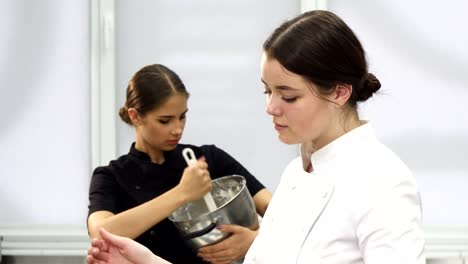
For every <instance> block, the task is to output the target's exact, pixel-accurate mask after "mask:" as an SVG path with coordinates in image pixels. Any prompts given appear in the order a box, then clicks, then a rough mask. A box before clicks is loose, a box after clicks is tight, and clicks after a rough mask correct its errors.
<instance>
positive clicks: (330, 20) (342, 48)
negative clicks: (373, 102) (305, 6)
mask: <svg viewBox="0 0 468 264" xmlns="http://www.w3.org/2000/svg"><path fill="white" fill-rule="evenodd" d="M263 49H264V51H265V52H266V54H267V56H268V58H272V59H276V60H278V62H279V63H280V64H281V65H282V66H283V67H284V68H286V69H287V70H288V71H290V72H293V73H295V74H298V75H301V76H302V77H303V78H305V79H307V80H308V81H310V82H312V83H314V84H316V85H317V86H318V90H319V91H318V92H319V93H321V94H329V93H330V92H333V89H335V87H336V85H337V84H351V85H352V87H353V90H352V94H351V97H350V99H349V100H348V103H349V105H350V106H352V107H353V108H355V107H356V103H357V102H360V101H365V100H367V99H368V98H369V97H371V96H372V94H373V93H375V92H376V91H377V90H379V89H380V82H379V80H378V79H377V78H376V77H375V76H374V75H373V74H371V73H368V71H367V68H368V67H367V61H366V57H365V52H364V49H363V48H362V45H361V43H360V42H359V40H358V39H357V37H356V36H355V34H354V33H353V31H352V30H351V29H350V28H349V27H348V26H347V25H346V24H345V23H344V22H343V20H341V19H340V18H339V17H338V16H336V15H335V14H333V13H331V12H329V11H323V10H314V11H310V12H306V13H304V14H302V15H300V16H298V17H296V18H294V19H291V20H288V21H286V22H284V23H283V24H282V25H280V26H279V27H278V28H277V29H276V30H275V31H274V32H273V33H272V34H271V36H270V37H269V38H268V39H267V40H266V41H265V43H264V44H263Z"/></svg>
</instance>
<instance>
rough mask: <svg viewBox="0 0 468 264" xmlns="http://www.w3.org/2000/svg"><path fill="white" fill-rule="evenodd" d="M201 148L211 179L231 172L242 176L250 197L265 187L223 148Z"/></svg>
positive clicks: (209, 146)
mask: <svg viewBox="0 0 468 264" xmlns="http://www.w3.org/2000/svg"><path fill="white" fill-rule="evenodd" d="M201 150H202V152H203V155H205V158H206V162H207V163H208V168H209V171H210V176H211V178H212V179H216V178H219V177H223V176H228V175H233V174H237V175H241V176H244V178H245V180H246V185H247V189H248V190H249V192H250V195H252V197H253V196H254V195H255V194H257V192H259V191H260V190H262V189H264V188H265V186H264V185H263V184H262V183H261V182H260V181H259V180H257V178H255V177H254V176H253V175H252V174H251V173H250V172H249V171H248V170H247V169H246V168H244V166H242V164H240V163H239V162H238V161H237V160H236V159H234V158H233V157H232V156H231V155H229V154H228V153H226V152H225V151H224V150H222V149H220V148H218V147H216V146H215V145H204V146H201Z"/></svg>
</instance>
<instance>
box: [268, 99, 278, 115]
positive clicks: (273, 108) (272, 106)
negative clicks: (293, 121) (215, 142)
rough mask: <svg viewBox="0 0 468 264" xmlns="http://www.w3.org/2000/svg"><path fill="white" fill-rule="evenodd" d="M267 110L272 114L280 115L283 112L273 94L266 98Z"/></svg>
mask: <svg viewBox="0 0 468 264" xmlns="http://www.w3.org/2000/svg"><path fill="white" fill-rule="evenodd" d="M266 112H267V114H269V115H271V116H278V115H280V114H281V109H280V108H279V106H278V103H277V102H276V99H275V98H274V97H273V96H270V97H268V98H267V99H266Z"/></svg>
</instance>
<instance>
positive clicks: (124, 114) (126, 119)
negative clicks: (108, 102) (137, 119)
mask: <svg viewBox="0 0 468 264" xmlns="http://www.w3.org/2000/svg"><path fill="white" fill-rule="evenodd" d="M119 116H120V119H122V121H124V122H125V123H127V124H129V125H132V121H131V120H130V117H129V116H128V111H127V108H126V107H125V106H123V107H120V109H119Z"/></svg>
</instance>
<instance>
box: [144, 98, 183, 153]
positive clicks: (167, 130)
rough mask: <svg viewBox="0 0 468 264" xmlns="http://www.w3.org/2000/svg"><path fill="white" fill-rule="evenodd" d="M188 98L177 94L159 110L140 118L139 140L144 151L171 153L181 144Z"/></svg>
mask: <svg viewBox="0 0 468 264" xmlns="http://www.w3.org/2000/svg"><path fill="white" fill-rule="evenodd" d="M187 111H188V109H187V97H186V96H185V95H182V94H175V95H172V96H170V97H169V99H168V100H167V101H166V102H165V103H164V104H162V105H161V106H160V107H158V108H157V109H154V110H152V111H150V112H148V113H146V114H145V115H144V116H140V123H139V124H138V125H137V140H138V139H140V141H142V142H141V144H140V145H141V146H142V147H143V148H144V149H148V148H149V149H152V150H153V151H154V150H156V151H169V150H172V149H174V148H175V147H176V146H177V144H178V143H179V140H180V138H181V137H182V133H183V131H184V128H185V115H186V114H187Z"/></svg>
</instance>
